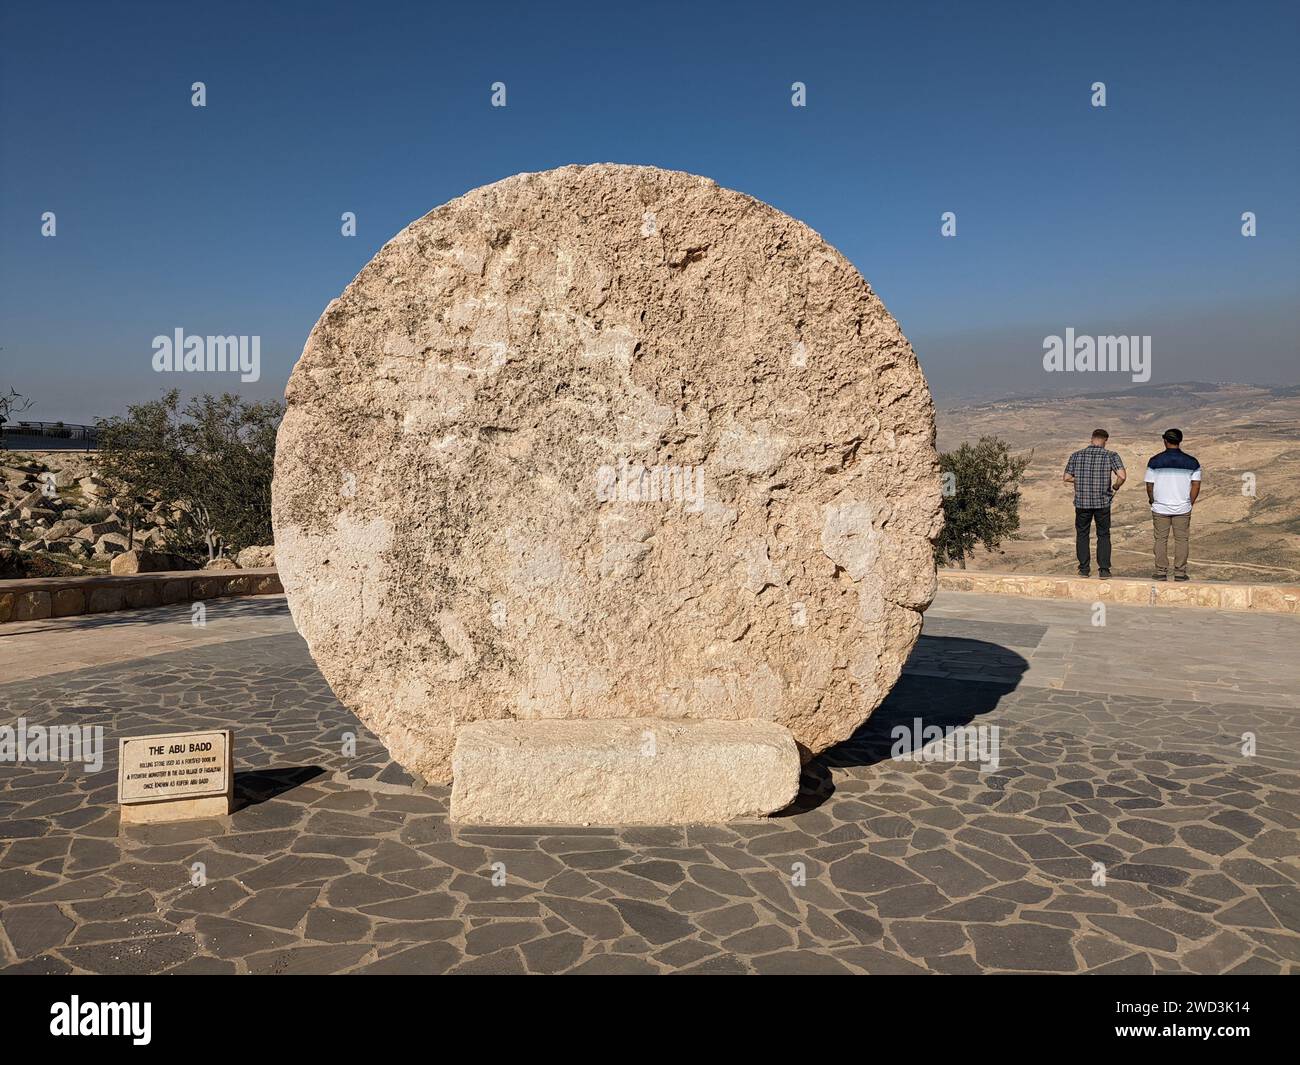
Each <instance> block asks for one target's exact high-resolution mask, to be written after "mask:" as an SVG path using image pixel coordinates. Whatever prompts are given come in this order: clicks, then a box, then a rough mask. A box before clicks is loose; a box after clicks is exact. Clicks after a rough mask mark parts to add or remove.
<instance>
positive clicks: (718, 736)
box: [451, 718, 799, 825]
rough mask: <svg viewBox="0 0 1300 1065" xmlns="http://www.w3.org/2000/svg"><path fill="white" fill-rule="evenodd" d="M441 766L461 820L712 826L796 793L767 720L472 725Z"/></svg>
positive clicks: (784, 748)
mask: <svg viewBox="0 0 1300 1065" xmlns="http://www.w3.org/2000/svg"><path fill="white" fill-rule="evenodd" d="M452 771H453V774H454V776H455V782H454V783H453V784H452V789H451V816H452V819H453V820H455V821H457V822H460V823H462V824H478V825H582V824H600V825H685V824H698V823H702V822H703V823H712V822H718V821H732V820H735V819H736V818H742V817H758V816H762V815H764V814H770V813H774V812H775V811H777V810H781V809H783V808H784V807H786V806H788V805H789V804H790V802H791V801H792V800H793V799H794V797H795V796H796V795H797V794H798V793H799V749H798V748H797V747H796V746H795V742H794V739H793V738H792V737H791V736H790V732H789V730H788V729H785V728H783V727H782V726H780V725H778V724H776V723H775V722H773V721H685V720H681V721H665V720H663V719H662V718H639V719H635V720H623V721H597V720H588V721H578V720H565V721H554V720H551V721H538V720H531V721H475V722H471V723H470V724H468V725H465V726H464V727H462V728H461V729H460V730H459V731H458V732H457V736H456V750H455V754H454V755H453V757H452Z"/></svg>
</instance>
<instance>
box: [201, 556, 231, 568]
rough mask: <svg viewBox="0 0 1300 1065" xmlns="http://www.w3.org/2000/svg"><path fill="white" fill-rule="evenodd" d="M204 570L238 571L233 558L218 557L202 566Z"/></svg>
mask: <svg viewBox="0 0 1300 1065" xmlns="http://www.w3.org/2000/svg"><path fill="white" fill-rule="evenodd" d="M203 568H204V569H239V563H237V562H236V561H235V560H234V559H233V558H223V557H218V558H214V559H210V560H209V561H208V562H206V563H205V564H204V566H203Z"/></svg>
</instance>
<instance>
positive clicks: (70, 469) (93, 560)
mask: <svg viewBox="0 0 1300 1065" xmlns="http://www.w3.org/2000/svg"><path fill="white" fill-rule="evenodd" d="M136 502H137V504H138V505H139V507H140V510H141V516H140V517H139V518H137V521H136V527H135V531H134V535H133V536H132V535H131V532H130V528H129V522H128V520H127V518H126V516H125V515H123V514H122V513H121V512H120V510H119V509H118V508H117V507H116V506H115V505H114V500H113V499H112V498H111V493H110V492H109V489H108V485H107V484H106V482H105V481H104V479H103V478H102V477H100V476H99V474H98V473H97V471H96V468H95V456H94V455H93V454H86V453H81V452H68V453H66V454H63V453H59V454H49V455H41V456H32V455H25V454H18V453H12V452H0V551H4V550H6V549H9V550H16V551H18V552H20V553H22V554H25V555H29V556H32V557H37V556H45V557H47V558H49V559H50V560H51V561H54V562H56V563H57V564H58V566H59V568H60V569H61V570H63V571H65V572H66V573H68V574H76V573H102V572H104V571H105V570H110V569H111V572H113V573H145V572H155V571H160V570H173V569H193V568H195V566H194V564H193V563H192V562H190V561H188V560H186V559H184V558H181V557H179V556H176V555H174V554H170V553H168V552H167V551H166V550H165V549H166V546H167V542H168V530H169V527H170V525H171V523H172V522H173V521H174V520H175V517H176V515H175V514H174V513H173V512H172V510H171V508H170V507H169V506H168V505H167V504H165V503H163V502H161V501H160V500H157V499H149V498H140V499H138V500H136ZM215 565H217V566H221V565H224V566H226V567H227V568H240V569H251V568H259V567H265V566H271V565H274V550H273V549H272V548H270V547H252V548H245V549H244V550H243V551H241V552H240V554H239V556H238V557H237V559H236V560H234V561H232V560H229V559H217V560H215Z"/></svg>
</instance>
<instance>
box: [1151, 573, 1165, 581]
mask: <svg viewBox="0 0 1300 1065" xmlns="http://www.w3.org/2000/svg"><path fill="white" fill-rule="evenodd" d="M1151 579H1152V580H1153V581H1167V580H1168V579H1169V577H1168V576H1167V575H1166V574H1164V573H1153V574H1151Z"/></svg>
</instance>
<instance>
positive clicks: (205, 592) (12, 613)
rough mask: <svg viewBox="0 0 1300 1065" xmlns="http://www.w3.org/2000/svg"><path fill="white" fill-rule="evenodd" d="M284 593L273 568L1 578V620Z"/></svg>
mask: <svg viewBox="0 0 1300 1065" xmlns="http://www.w3.org/2000/svg"><path fill="white" fill-rule="evenodd" d="M283 591H284V589H283V588H282V587H281V586H280V576H279V574H278V573H276V571H275V570H274V569H235V570H169V571H166V572H162V573H135V574H131V575H130V576H112V575H107V574H106V575H103V576H90V577H41V578H32V579H20V580H10V581H0V624H3V623H4V622H7V621H43V620H44V619H46V618H65V617H75V616H76V615H78V614H104V613H108V612H110V611H113V610H138V609H140V608H142V607H153V606H169V605H171V604H174V603H189V602H194V601H198V600H204V599H218V598H224V597H227V596H241V595H276V594H278V593H280V592H283Z"/></svg>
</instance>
